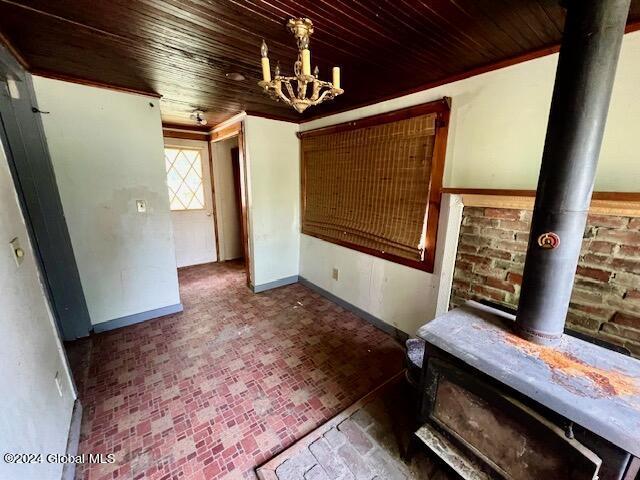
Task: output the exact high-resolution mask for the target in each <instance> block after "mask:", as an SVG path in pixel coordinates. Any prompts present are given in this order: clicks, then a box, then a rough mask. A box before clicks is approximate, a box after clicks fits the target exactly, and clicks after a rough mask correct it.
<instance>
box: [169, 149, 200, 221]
mask: <svg viewBox="0 0 640 480" xmlns="http://www.w3.org/2000/svg"><path fill="white" fill-rule="evenodd" d="M164 161H165V165H166V168H167V187H168V188H169V201H170V204H171V210H199V209H202V208H204V188H203V186H202V157H201V156H200V151H199V150H194V149H188V148H165V149H164Z"/></svg>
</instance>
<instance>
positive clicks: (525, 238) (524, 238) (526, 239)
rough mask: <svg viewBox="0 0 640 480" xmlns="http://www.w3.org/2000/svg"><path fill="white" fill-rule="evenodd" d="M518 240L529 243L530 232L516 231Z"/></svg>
mask: <svg viewBox="0 0 640 480" xmlns="http://www.w3.org/2000/svg"><path fill="white" fill-rule="evenodd" d="M516 242H524V243H529V234H528V233H524V232H518V233H516Z"/></svg>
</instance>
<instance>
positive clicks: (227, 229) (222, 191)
mask: <svg viewBox="0 0 640 480" xmlns="http://www.w3.org/2000/svg"><path fill="white" fill-rule="evenodd" d="M237 146H238V137H232V138H228V139H226V140H222V141H219V142H213V143H212V148H211V151H212V153H213V178H214V180H215V192H216V215H217V219H218V229H217V231H218V240H219V247H220V260H232V259H234V258H240V257H242V255H243V252H242V238H241V230H240V223H239V220H238V219H239V212H238V205H237V201H236V189H235V183H234V179H233V162H232V158H231V149H232V148H233V147H237Z"/></svg>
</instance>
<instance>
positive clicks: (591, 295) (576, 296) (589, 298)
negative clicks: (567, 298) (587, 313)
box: [571, 288, 602, 305]
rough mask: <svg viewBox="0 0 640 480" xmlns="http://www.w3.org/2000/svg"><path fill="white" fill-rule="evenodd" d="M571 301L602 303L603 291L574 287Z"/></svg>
mask: <svg viewBox="0 0 640 480" xmlns="http://www.w3.org/2000/svg"><path fill="white" fill-rule="evenodd" d="M571 301H572V302H576V303H581V304H585V303H588V304H592V305H598V304H601V303H602V293H600V292H592V291H591V292H590V291H587V290H584V289H581V288H574V289H573V292H571Z"/></svg>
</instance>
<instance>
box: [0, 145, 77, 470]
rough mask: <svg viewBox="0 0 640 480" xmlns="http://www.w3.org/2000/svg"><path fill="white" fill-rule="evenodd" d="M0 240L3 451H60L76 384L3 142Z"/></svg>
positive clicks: (40, 466) (44, 466) (7, 466)
mask: <svg viewBox="0 0 640 480" xmlns="http://www.w3.org/2000/svg"><path fill="white" fill-rule="evenodd" d="M14 238H17V239H18V240H19V243H20V246H21V248H22V249H23V251H24V257H23V261H22V263H21V264H20V266H18V265H17V264H16V262H15V260H14V255H13V252H12V251H11V249H10V248H9V242H10V241H11V240H12V239H14ZM0 241H2V243H3V245H2V248H0V292H2V294H1V295H2V296H1V297H0V332H2V335H0V365H2V388H1V389H0V411H2V414H1V415H0V451H1V452H2V453H3V454H4V453H12V452H15V453H27V452H33V453H38V452H40V453H58V454H61V455H63V454H64V453H65V451H66V447H67V435H68V433H69V423H70V421H71V413H72V410H73V404H74V401H75V392H74V388H73V386H72V382H71V377H70V372H69V370H68V368H67V364H66V360H65V358H64V353H63V351H62V344H61V342H60V340H59V338H58V335H57V331H56V327H55V324H54V320H53V317H52V314H51V310H50V308H49V304H48V301H47V299H46V297H45V293H44V290H43V287H42V283H41V280H40V278H39V275H38V270H37V266H36V261H35V258H34V252H33V250H32V248H31V245H30V243H29V237H28V234H27V229H26V227H25V223H24V219H23V217H22V212H21V211H20V207H19V206H18V199H17V196H16V191H15V188H14V185H13V181H12V178H11V174H10V173H9V167H8V164H7V158H6V156H5V152H4V149H3V146H2V144H1V143H0ZM56 376H57V382H56ZM61 474H62V464H61V463H47V462H43V463H32V464H28V465H20V464H12V463H7V462H4V461H0V478H3V479H4V478H7V479H13V478H15V479H17V478H38V479H55V478H60V476H61Z"/></svg>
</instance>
